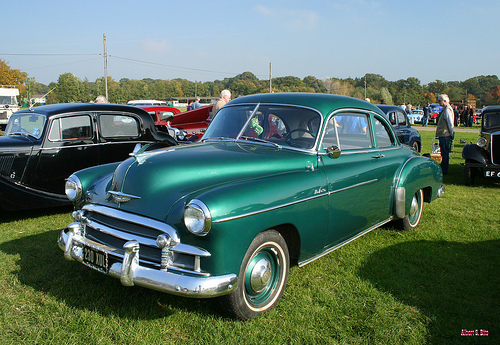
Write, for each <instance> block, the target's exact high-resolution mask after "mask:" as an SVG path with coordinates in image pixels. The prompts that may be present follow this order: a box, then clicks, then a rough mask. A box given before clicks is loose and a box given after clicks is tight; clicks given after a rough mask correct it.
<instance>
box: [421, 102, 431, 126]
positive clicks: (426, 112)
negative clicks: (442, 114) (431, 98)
mask: <svg viewBox="0 0 500 345" xmlns="http://www.w3.org/2000/svg"><path fill="white" fill-rule="evenodd" d="M430 106H431V104H430V103H427V105H426V106H425V107H424V116H423V117H422V126H424V127H427V124H428V123H429V115H430V114H431V108H430Z"/></svg>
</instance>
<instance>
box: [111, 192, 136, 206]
mask: <svg viewBox="0 0 500 345" xmlns="http://www.w3.org/2000/svg"><path fill="white" fill-rule="evenodd" d="M108 194H109V195H110V196H111V197H112V198H113V201H114V202H116V203H117V204H119V203H121V202H127V201H130V200H131V199H140V198H141V197H140V196H135V195H131V194H125V193H122V192H115V191H109V192H108Z"/></svg>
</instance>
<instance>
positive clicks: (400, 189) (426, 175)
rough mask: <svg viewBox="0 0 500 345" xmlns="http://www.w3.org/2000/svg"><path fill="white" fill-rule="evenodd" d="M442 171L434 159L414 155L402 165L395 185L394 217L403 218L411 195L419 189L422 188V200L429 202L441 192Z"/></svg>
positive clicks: (409, 203)
mask: <svg viewBox="0 0 500 345" xmlns="http://www.w3.org/2000/svg"><path fill="white" fill-rule="evenodd" d="M442 187H443V172H442V170H441V167H440V166H439V164H437V163H436V162H435V161H434V160H432V159H430V158H427V157H423V156H414V157H412V158H410V159H409V160H408V161H406V163H405V164H404V165H403V167H402V169H401V171H400V172H399V176H398V177H397V178H396V185H395V194H396V195H395V198H394V201H395V205H394V206H395V209H394V211H395V212H394V213H395V215H396V217H398V218H403V217H404V216H405V215H406V213H407V210H409V209H410V205H411V201H412V199H413V196H414V195H415V193H416V192H417V191H419V190H420V189H423V190H424V201H426V202H431V201H433V200H435V199H437V198H438V197H440V196H441V194H442V190H443V189H442Z"/></svg>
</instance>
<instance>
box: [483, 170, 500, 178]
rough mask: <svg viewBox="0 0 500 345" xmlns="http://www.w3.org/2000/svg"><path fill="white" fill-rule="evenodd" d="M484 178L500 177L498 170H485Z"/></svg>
mask: <svg viewBox="0 0 500 345" xmlns="http://www.w3.org/2000/svg"><path fill="white" fill-rule="evenodd" d="M484 176H485V177H500V171H498V170H485V171H484Z"/></svg>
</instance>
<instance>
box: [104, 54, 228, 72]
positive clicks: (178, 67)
mask: <svg viewBox="0 0 500 345" xmlns="http://www.w3.org/2000/svg"><path fill="white" fill-rule="evenodd" d="M109 57H113V58H115V59H118V60H124V61H130V62H137V63H142V64H146V65H153V66H161V67H168V68H177V69H183V70H188V71H196V72H206V73H216V74H233V75H236V74H238V73H232V72H231V73H229V72H221V71H211V70H206V69H200V68H191V67H181V66H174V65H167V64H162V63H156V62H148V61H142V60H136V59H129V58H124V57H120V56H115V55H109Z"/></svg>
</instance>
